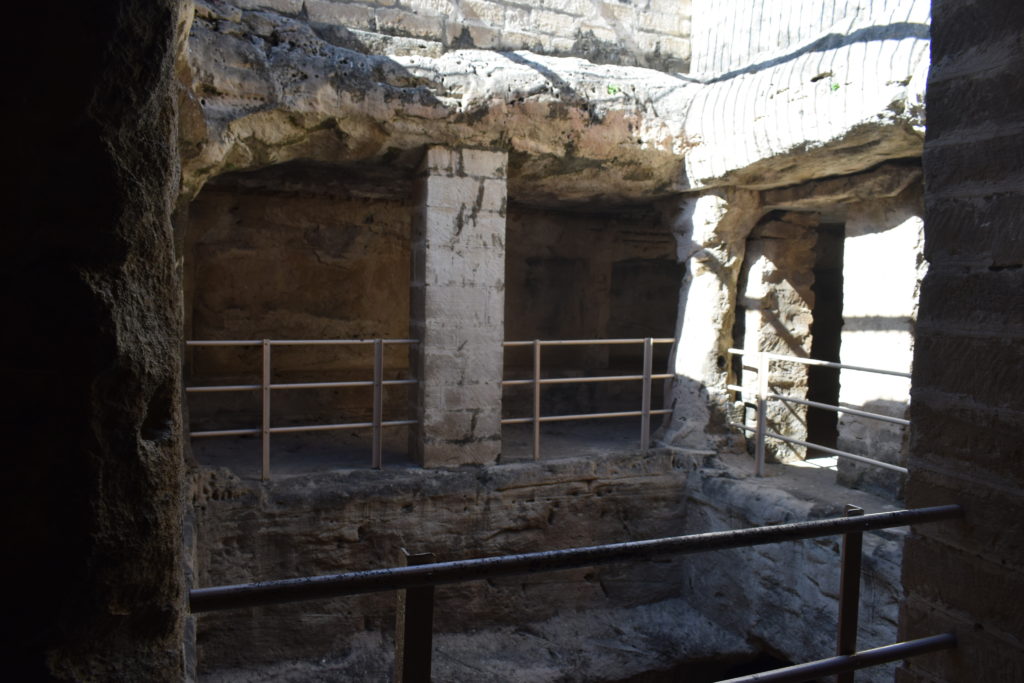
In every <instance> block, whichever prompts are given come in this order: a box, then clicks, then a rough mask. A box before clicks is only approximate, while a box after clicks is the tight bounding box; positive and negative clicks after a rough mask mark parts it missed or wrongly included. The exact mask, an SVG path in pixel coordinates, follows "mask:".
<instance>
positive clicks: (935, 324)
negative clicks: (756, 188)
mask: <svg viewBox="0 0 1024 683" xmlns="http://www.w3.org/2000/svg"><path fill="white" fill-rule="evenodd" d="M933 11H934V25H933V33H932V34H933V39H934V43H933V46H932V64H933V66H932V72H931V77H930V81H929V85H928V139H927V141H926V143H925V156H924V168H925V187H926V194H925V217H924V219H925V225H924V230H925V254H926V256H927V258H928V261H929V268H928V274H927V276H926V277H925V279H924V283H923V285H922V289H921V305H920V314H919V318H918V325H917V344H916V346H915V350H914V379H913V389H912V392H911V394H912V397H913V403H912V407H911V416H912V420H913V426H912V438H911V450H910V457H909V460H908V466H909V467H910V477H909V480H908V482H907V489H906V496H907V503H908V504H909V505H911V506H919V505H931V504H939V503H948V502H957V503H961V504H962V505H963V506H964V508H965V510H966V513H967V517H966V519H965V520H964V521H963V522H951V523H946V524H942V525H929V526H922V527H921V528H920V529H916V530H915V533H914V535H913V537H912V538H911V539H910V540H909V541H908V543H907V548H906V555H905V561H904V568H903V583H904V586H905V588H906V591H907V600H906V603H905V605H904V607H903V612H902V615H901V636H903V637H905V638H916V637H923V636H926V635H931V634H933V633H942V632H947V631H950V630H952V631H954V632H955V633H956V635H957V638H958V647H957V649H956V650H953V651H949V652H943V653H937V654H933V655H928V656H924V657H919V658H915V659H913V660H911V661H910V662H908V663H907V664H906V665H905V666H904V668H903V669H902V670H901V671H900V672H899V674H900V675H899V676H898V679H897V680H899V681H902V682H906V683H909V682H912V681H913V682H917V681H934V680H940V681H982V680H990V681H1012V680H1018V679H1020V678H1022V677H1024V647H1022V644H1021V638H1020V634H1021V633H1022V632H1024V623H1022V621H1021V618H1022V612H1021V610H1020V609H1019V606H1018V602H1019V601H1018V600H1017V596H1019V595H1021V593H1022V591H1024V564H1022V558H1024V526H1022V525H1021V523H1020V519H1021V515H1022V513H1024V495H1022V491H1024V488H1022V486H1024V465H1022V463H1024V459H1022V451H1021V438H1020V434H1021V431H1022V429H1024V413H1022V411H1021V397H1020V386H1021V368H1024V326H1022V321H1024V298H1022V297H1024V267H1022V264H1024V241H1022V239H1021V235H1022V227H1024V226H1022V224H1021V223H1022V221H1021V216H1022V207H1024V192H1022V189H1021V188H1022V187H1024V175H1022V169H1024V163H1022V159H1024V138H1022V137H1021V135H1020V122H1021V117H1022V114H1024V109H1022V102H1024V97H1022V96H1021V79H1020V74H1021V73H1022V71H1024V50H1022V47H1021V42H1020V36H1021V34H1022V31H1024V5H1021V4H1020V3H1019V2H1014V1H1000V0H989V1H979V2H956V1H953V0H937V1H936V2H935V5H934V9H933Z"/></svg>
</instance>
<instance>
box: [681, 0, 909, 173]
mask: <svg viewBox="0 0 1024 683" xmlns="http://www.w3.org/2000/svg"><path fill="white" fill-rule="evenodd" d="M808 4H811V3H805V2H792V3H790V2H786V3H768V2H758V3H756V6H751V3H747V2H745V1H744V2H724V3H723V2H718V1H717V0H715V1H712V0H708V1H707V2H699V1H698V2H696V3H695V4H694V21H695V31H694V35H695V36H710V38H709V40H710V41H712V42H713V44H708V45H707V46H703V47H702V46H698V47H695V64H697V65H699V67H698V68H701V67H702V68H706V69H709V71H708V72H706V73H699V72H698V73H697V74H695V75H696V76H698V77H704V78H706V79H707V83H708V84H707V85H706V86H705V87H704V88H701V89H700V90H699V91H697V93H696V94H695V96H694V100H693V103H692V105H691V106H690V109H689V112H688V113H687V119H686V130H685V136H686V138H687V139H688V140H689V141H691V142H692V143H695V144H696V146H695V147H693V148H692V149H691V150H689V151H688V153H687V155H686V174H687V177H688V180H689V183H690V184H691V186H693V187H715V186H720V185H723V184H728V185H731V184H738V185H744V186H750V187H762V188H763V187H778V186H780V185H788V184H795V183H798V182H802V181H806V180H810V179H812V178H815V177H822V176H829V175H844V174H848V173H855V172H858V171H861V170H864V169H866V168H868V167H870V166H873V165H875V164H878V163H880V162H882V161H885V160H886V159H891V158H899V157H913V156H920V153H921V145H922V143H923V138H924V90H925V82H926V78H927V74H928V8H929V3H928V2H927V0H887V1H885V2H874V3H870V7H868V6H866V4H865V3H864V2H853V1H852V0H850V1H847V2H840V1H839V0H834V1H829V2H825V3H817V2H815V3H813V5H814V8H813V11H812V8H809V7H808V8H806V10H805V11H801V9H803V8H802V7H800V6H803V5H808ZM740 6H743V9H741V8H740ZM826 18H828V19H835V22H834V23H832V24H828V23H827V21H826ZM704 22H707V24H708V26H707V27H705V26H704ZM801 22H807V23H805V24H801ZM705 28H706V30H705ZM794 29H796V30H794ZM730 34H732V35H733V36H734V38H733V39H732V40H730V39H729V36H730ZM738 35H743V36H748V37H751V38H750V40H748V39H747V38H746V37H745V38H744V39H743V40H742V41H739V40H736V39H735V37H736V36H738ZM773 39H774V40H777V41H778V45H779V47H778V48H776V49H771V47H772V46H771V44H770V41H772V40H773ZM758 41H760V42H758ZM738 42H741V43H742V45H744V46H746V45H751V47H752V48H753V49H751V50H750V51H749V52H747V53H743V52H742V51H740V52H731V51H730V46H734V45H735V44H736V43H738ZM741 49H742V48H741ZM705 53H707V56H706V57H705Z"/></svg>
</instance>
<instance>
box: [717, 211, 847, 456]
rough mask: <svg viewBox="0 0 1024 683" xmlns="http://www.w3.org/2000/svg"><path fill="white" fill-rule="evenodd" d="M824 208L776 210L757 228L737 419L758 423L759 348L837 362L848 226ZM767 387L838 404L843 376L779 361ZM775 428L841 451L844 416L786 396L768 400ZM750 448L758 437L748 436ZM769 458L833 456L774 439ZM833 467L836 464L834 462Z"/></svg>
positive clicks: (739, 312)
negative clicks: (840, 420) (817, 210)
mask: <svg viewBox="0 0 1024 683" xmlns="http://www.w3.org/2000/svg"><path fill="white" fill-rule="evenodd" d="M830 218H831V217H826V216H825V215H823V214H819V213H797V212H785V211H775V212H772V213H770V214H768V215H766V216H765V217H764V218H763V219H762V220H761V221H760V222H759V223H758V224H757V226H755V227H754V229H753V230H752V231H751V233H750V235H749V237H748V239H747V245H746V250H745V255H744V261H743V265H742V266H741V268H740V274H739V278H738V281H737V296H736V306H735V318H734V321H733V325H732V337H733V345H734V346H736V347H739V348H742V349H743V350H744V352H745V355H744V356H734V357H733V359H732V365H731V367H730V371H731V373H732V375H733V377H734V378H735V379H736V384H737V385H740V386H742V387H743V388H744V391H743V393H744V399H745V402H743V403H738V404H737V405H736V410H737V414H736V418H737V419H738V420H739V421H742V422H743V423H744V424H746V425H748V426H750V427H754V426H755V425H756V424H757V414H756V404H755V402H754V397H755V396H756V392H757V372H756V365H757V359H756V355H755V354H756V353H757V352H758V351H767V352H770V353H776V354H782V355H787V356H799V357H809V358H814V359H818V360H826V361H832V362H839V351H840V341H841V333H842V326H843V256H844V248H843V245H844V240H845V227H844V224H843V223H842V222H841V221H839V220H834V219H832V220H830ZM768 384H769V391H770V392H771V393H775V394H779V395H783V396H793V397H794V398H797V399H801V400H809V401H815V402H818V403H825V404H830V405H837V404H838V402H839V373H838V371H837V370H835V369H832V368H823V367H814V366H804V365H795V364H791V363H778V362H773V363H771V364H770V365H769V378H768ZM767 426H768V429H769V430H770V431H774V432H777V433H779V434H783V435H785V436H790V437H794V438H797V439H800V440H803V441H808V442H810V443H814V444H818V445H821V446H824V447H826V448H833V449H834V448H836V443H837V440H838V415H837V413H836V412H835V411H830V410H827V409H824V408H816V407H812V406H805V405H802V404H798V403H794V402H787V401H782V400H771V401H769V402H768V404H767ZM747 445H748V450H752V449H753V439H752V438H751V439H748V444H747ZM766 446H767V454H768V456H769V458H770V459H771V460H774V461H778V462H798V461H803V460H807V459H817V458H823V457H832V456H831V455H830V454H828V453H826V452H824V451H820V450H816V449H814V448H807V447H804V446H799V445H792V444H788V443H783V442H778V441H776V440H772V439H770V440H769V442H768V443H767V444H766ZM829 466H830V467H831V464H829Z"/></svg>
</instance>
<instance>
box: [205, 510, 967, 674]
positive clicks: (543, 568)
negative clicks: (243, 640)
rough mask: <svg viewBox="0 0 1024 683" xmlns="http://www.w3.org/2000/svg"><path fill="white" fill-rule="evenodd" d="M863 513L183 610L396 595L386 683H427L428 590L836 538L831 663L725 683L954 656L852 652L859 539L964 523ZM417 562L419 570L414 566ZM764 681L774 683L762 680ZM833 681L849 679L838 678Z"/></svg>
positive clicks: (266, 586)
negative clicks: (391, 666) (839, 545)
mask: <svg viewBox="0 0 1024 683" xmlns="http://www.w3.org/2000/svg"><path fill="white" fill-rule="evenodd" d="M862 513H863V510H861V509H860V508H857V507H855V506H847V510H846V517H841V518H833V519H820V520H812V521H807V522H794V523H790V524H776V525H771V526H763V527H753V528H748V529H737V530H732V531H714V532H710V533H704V534H692V535H689V536H673V537H668V538H656V539H650V540H645V541H631V542H626V543H611V544H607V545H597V546H589V547H583V548H566V549H563V550H550V551H546V552H536V553H522V554H518V555H504V556H501V557H488V558H480V559H473V560H456V561H453V562H430V561H429V560H430V559H432V555H430V554H429V553H427V554H421V555H415V556H409V555H408V553H406V556H407V557H406V561H407V566H402V567H389V568H387V569H373V570H370V571H362V572H350V573H346V574H329V575H325V576H308V577H303V578H299V579H284V580H280V581H263V582H258V583H248V584H239V585H233V586H215V587H212V588H196V589H193V590H191V591H189V606H190V608H191V611H192V612H193V613H199V612H210V611H216V610H226V609H236V608H242V607H254V606H258V605H269V604H275V603H282V602H297V601H301V600H315V599H325V598H333V597H340V596H343V595H358V594H363V593H375V592H381V591H392V590H396V591H400V593H399V621H400V628H398V629H397V630H396V646H395V652H396V662H395V672H396V677H395V680H396V681H397V683H421V682H422V683H428V682H429V681H430V652H431V642H432V638H433V626H432V614H433V599H434V598H433V590H434V586H438V585H442V584H449V583H459V582H463V581H474V580H480V579H491V578H495V577H499V576H511V575H516V574H534V573H540V572H550V571H558V570H561V569H574V568H579V567H591V566H595V565H602V564H610V563H615V562H623V561H627V560H639V559H649V558H652V557H654V556H659V555H668V554H690V553H699V552H709V551H713V550H726V549H730V548H742V547H748V546H755V545H764V544H767V543H780V542H784V541H797V540H804V539H809V538H819V537H822V536H834V535H840V534H842V535H843V552H842V559H841V562H842V579H841V581H840V594H839V629H838V633H839V635H838V646H837V650H838V656H837V657H832V658H830V659H826V660H820V661H817V662H811V663H808V664H801V665H798V666H796V667H789V668H788V669H785V670H776V671H774V672H768V673H767V674H756V675H755V676H752V677H751V676H748V677H745V678H739V679H734V681H733V683H738V682H740V681H743V682H747V681H801V680H806V679H807V678H808V677H809V676H815V675H825V674H831V673H842V672H849V671H853V670H855V669H861V668H865V667H868V666H874V665H876V664H881V663H884V662H888V661H893V660H895V659H901V658H904V657H909V656H911V655H914V654H921V653H923V652H930V651H932V650H937V649H942V648H948V647H954V646H955V643H956V641H955V638H953V637H952V636H951V635H949V634H946V635H940V636H933V637H931V638H924V639H921V640H919V641H910V642H906V643H896V644H894V645H889V646H886V647H883V648H876V649H874V650H867V651H865V652H854V650H855V647H856V632H857V614H858V610H859V604H858V603H859V600H858V594H859V584H860V559H861V536H862V534H863V532H865V531H873V530H878V529H888V528H892V527H898V526H906V525H908V524H915V523H921V522H935V521H939V520H944V519H955V518H960V517H963V516H964V511H963V508H962V507H960V506H959V505H938V506H934V507H927V508H917V509H912V510H895V511H892V512H875V513H872V514H867V515H865V514H862ZM403 552H404V549H403ZM414 558H415V559H414ZM421 562H423V564H420V563H421ZM801 667H802V668H801ZM787 672H789V673H787ZM771 675H774V676H776V677H764V676H771ZM840 680H841V681H843V680H846V681H849V680H852V679H850V678H849V677H845V678H844V677H840Z"/></svg>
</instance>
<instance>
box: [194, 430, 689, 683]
mask: <svg viewBox="0 0 1024 683" xmlns="http://www.w3.org/2000/svg"><path fill="white" fill-rule="evenodd" d="M687 462H688V461H687V460H686V459H685V457H683V456H679V455H673V454H672V453H670V452H668V451H664V450H660V451H651V452H649V453H647V454H638V453H626V454H620V455H615V456H606V457H601V458H590V459H586V458H574V459H565V460H559V461H553V462H545V463H529V464H523V465H502V466H499V467H489V468H459V469H450V470H425V469H404V470H384V471H381V472H366V471H348V472H331V473H328V474H320V475H316V476H315V478H314V477H292V478H280V479H275V480H273V481H271V482H268V483H266V484H259V483H258V482H255V481H252V480H248V481H243V480H241V479H238V478H236V477H234V476H233V475H230V474H228V473H227V471H226V470H219V471H218V470H207V471H205V472H204V474H203V477H202V479H201V481H200V483H199V486H198V488H197V498H196V500H195V506H196V519H197V548H198V552H197V567H198V573H197V576H196V585H199V586H212V585H221V584H227V583H241V582H246V581H253V580H260V579H274V578H286V577H295V576H309V575H315V574H325V573H332V572H344V571H356V570H361V569H372V568H376V567H387V566H394V565H395V564H397V563H398V561H399V556H400V555H399V553H400V548H403V547H405V548H408V549H409V550H410V551H411V552H421V551H427V550H429V551H433V552H434V553H435V554H436V556H437V559H438V560H439V561H444V560H453V559H460V558H469V557H483V556H491V555H499V554H505V553H515V552H526V551H536V550H542V549H554V548H561V547H571V546H579V545H589V544H598V543H608V542H615V541H625V540H631V539H641V538H654V537H658V536H663V535H674V534H677V533H678V532H679V531H680V529H681V528H682V526H681V525H682V510H683V508H684V506H685V497H684V495H683V487H684V485H685V482H686V479H687V476H688V475H687V472H688V469H689V468H688V466H687ZM680 581H681V573H680V561H679V560H665V561H658V562H654V563H639V564H636V563H635V564H630V565H625V566H618V565H616V566H608V567H603V568H594V569H581V570H573V571H567V572H559V573H555V574H538V575H536V576H527V577H511V578H508V579H500V580H493V581H488V582H471V583H465V584H459V585H454V586H448V587H441V588H439V589H438V593H437V608H436V612H435V624H436V628H437V631H438V632H452V631H457V632H470V631H472V630H474V629H489V628H496V627H499V626H501V625H503V624H505V625H522V624H527V623H530V622H536V621H540V620H544V619H548V618H550V617H553V616H555V615H556V614H560V613H566V614H567V613H570V612H572V611H575V610H585V609H591V608H608V607H616V606H617V607H623V606H631V605H638V604H644V603H651V602H657V601H659V600H664V599H667V598H671V597H677V596H678V595H679V590H680V587H681V584H680ZM394 602H395V596H394V594H393V593H382V594H378V595H368V596H363V597H354V598H343V599H337V600H331V601H323V602H312V603H297V604H293V605H283V606H277V607H266V608H258V609H250V610H237V611H229V612H221V613H211V614H208V615H204V616H201V617H200V619H199V637H198V649H199V662H200V666H201V667H202V668H203V669H206V670H210V669H216V668H219V667H225V666H239V665H245V666H249V665H254V664H258V663H261V662H269V661H274V660H280V659H288V658H298V657H324V656H330V655H337V654H339V653H343V652H346V651H347V650H348V649H350V648H352V647H359V638H361V637H363V636H364V635H365V634H367V633H368V632H384V633H386V634H390V632H391V629H392V628H393V626H392V624H393V616H394ZM567 635H568V634H567ZM378 675H379V672H378Z"/></svg>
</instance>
